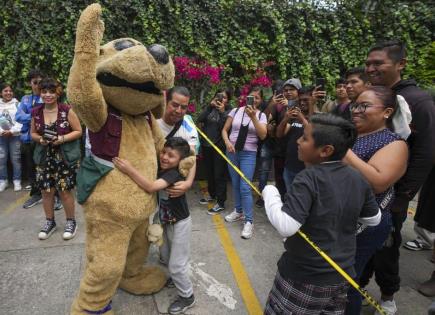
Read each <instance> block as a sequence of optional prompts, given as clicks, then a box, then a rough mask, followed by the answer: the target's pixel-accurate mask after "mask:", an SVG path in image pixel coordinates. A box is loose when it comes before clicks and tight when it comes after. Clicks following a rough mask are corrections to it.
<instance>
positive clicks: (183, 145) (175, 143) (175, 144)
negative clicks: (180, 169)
mask: <svg viewBox="0 0 435 315" xmlns="http://www.w3.org/2000/svg"><path fill="white" fill-rule="evenodd" d="M164 147H165V148H171V149H173V150H176V151H177V152H178V153H180V157H181V159H184V158H186V157H188V156H189V155H190V146H189V143H187V141H186V140H184V139H183V138H180V137H172V138H169V139H168V140H166V142H165V146H164Z"/></svg>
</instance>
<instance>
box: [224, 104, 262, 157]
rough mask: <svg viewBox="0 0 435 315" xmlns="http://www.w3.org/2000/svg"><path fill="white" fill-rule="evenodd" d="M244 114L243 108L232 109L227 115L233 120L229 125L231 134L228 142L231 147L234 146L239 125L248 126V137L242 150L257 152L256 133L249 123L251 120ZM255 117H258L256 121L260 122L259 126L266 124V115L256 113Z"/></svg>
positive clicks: (252, 125) (252, 124)
mask: <svg viewBox="0 0 435 315" xmlns="http://www.w3.org/2000/svg"><path fill="white" fill-rule="evenodd" d="M236 111H237V113H236ZM244 113H245V107H240V108H239V110H237V108H234V109H232V110H231V112H230V113H229V114H228V116H230V117H232V118H233V122H232V124H231V134H230V136H229V139H230V142H231V144H232V145H235V144H236V140H237V136H238V135H239V130H240V124H241V123H243V125H244V126H245V125H247V124H249V131H248V136H247V138H246V142H245V147H244V148H243V150H244V151H257V143H258V136H257V131H256V130H255V126H254V123H253V122H252V121H251V118H249V116H248V115H247V114H244ZM255 115H256V116H257V118H258V117H259V115H260V118H259V119H258V120H259V121H260V124H263V125H266V124H267V119H266V114H264V113H261V112H260V111H257V113H256V114H255ZM242 119H243V122H242Z"/></svg>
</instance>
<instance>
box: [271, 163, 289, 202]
mask: <svg viewBox="0 0 435 315" xmlns="http://www.w3.org/2000/svg"><path fill="white" fill-rule="evenodd" d="M284 166H285V158H283V157H274V158H273V168H274V171H275V186H276V188H278V191H279V194H280V195H281V199H282V200H283V201H284V195H285V193H286V192H287V189H286V187H285V182H284Z"/></svg>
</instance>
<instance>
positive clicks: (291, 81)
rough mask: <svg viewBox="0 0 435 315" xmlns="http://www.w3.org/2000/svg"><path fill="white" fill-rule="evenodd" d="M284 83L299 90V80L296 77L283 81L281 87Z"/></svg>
mask: <svg viewBox="0 0 435 315" xmlns="http://www.w3.org/2000/svg"><path fill="white" fill-rule="evenodd" d="M286 85H291V86H294V87H295V88H296V89H297V90H299V89H300V88H301V87H302V84H301V81H300V80H299V79H297V78H292V79H288V80H287V81H285V82H284V85H283V87H284V86H286Z"/></svg>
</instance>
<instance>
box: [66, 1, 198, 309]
mask: <svg viewBox="0 0 435 315" xmlns="http://www.w3.org/2000/svg"><path fill="white" fill-rule="evenodd" d="M100 16H101V7H100V5H99V4H92V5H90V6H88V7H87V8H86V9H85V10H84V11H83V12H82V14H81V16H80V19H79V21H78V23H77V33H76V43H75V55H74V61H73V65H72V67H71V70H70V74H69V78H68V88H67V91H68V99H69V100H70V102H71V103H72V104H73V108H74V111H75V112H76V113H77V114H78V116H79V117H80V119H81V121H82V122H83V123H84V124H85V125H86V127H87V128H88V129H89V138H90V142H91V145H92V149H91V150H92V154H91V156H90V157H86V158H85V159H84V160H83V163H82V165H81V167H80V170H79V173H78V175H77V182H78V184H77V195H78V198H77V199H78V201H79V203H82V204H83V209H84V213H85V218H86V267H85V270H84V274H83V278H82V280H81V283H80V290H79V293H78V295H77V297H76V299H75V301H74V303H73V305H72V308H71V314H74V315H76V314H114V312H113V310H112V306H111V299H112V297H113V295H114V294H115V291H116V289H117V287H120V288H122V289H123V290H125V291H127V292H130V293H132V294H151V293H154V292H157V291H159V290H160V289H161V288H162V287H163V286H164V284H165V282H166V275H165V273H164V271H163V270H161V269H160V268H159V267H157V266H146V265H144V262H145V261H146V258H147V255H148V249H149V245H150V243H149V241H148V237H149V239H153V240H155V241H156V240H158V239H159V237H158V236H157V237H156V235H151V234H157V235H158V234H159V233H161V228H160V226H155V225H152V226H151V228H149V217H150V216H151V215H152V214H153V212H154V211H155V209H156V196H155V195H153V194H148V193H146V192H144V191H143V190H142V189H141V188H139V186H138V185H136V184H135V183H134V182H133V180H131V179H130V178H129V177H128V176H127V175H125V174H123V173H122V172H120V171H119V170H117V169H116V168H114V167H113V164H112V162H111V161H112V158H113V157H115V156H119V157H120V158H126V159H128V160H129V161H130V162H131V163H132V164H133V166H134V167H135V168H136V169H138V170H139V171H140V172H141V173H142V174H143V175H144V176H146V177H147V178H149V179H151V180H154V179H156V175H157V154H158V152H159V151H160V150H161V149H162V147H163V144H164V141H165V139H164V137H163V136H162V135H161V132H160V129H159V126H158V124H157V122H156V120H155V119H156V118H160V117H161V115H162V114H163V111H164V96H163V92H162V91H163V90H165V89H168V88H170V87H172V86H173V83H174V65H173V63H172V60H171V58H170V57H169V54H168V52H167V51H166V49H165V48H164V47H163V46H160V45H152V46H150V47H145V46H144V45H142V44H141V43H140V42H138V41H136V40H134V39H131V38H122V39H117V40H114V41H111V42H109V43H107V44H105V45H103V46H100V41H101V40H102V37H103V32H104V24H103V22H102V21H101V20H100ZM187 159H190V157H189V158H187ZM187 159H186V160H187ZM183 162H184V161H183ZM187 162H189V163H190V166H186V165H187V164H189V163H187ZM192 164H193V161H192V160H190V161H186V163H185V164H183V165H184V169H183V173H184V174H185V173H186V169H188V168H189V167H191V165H192ZM181 168H183V166H182V167H181ZM151 231H157V232H156V233H155V232H151Z"/></svg>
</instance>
